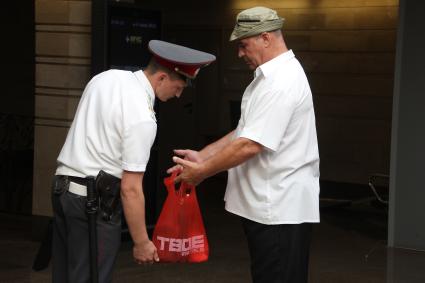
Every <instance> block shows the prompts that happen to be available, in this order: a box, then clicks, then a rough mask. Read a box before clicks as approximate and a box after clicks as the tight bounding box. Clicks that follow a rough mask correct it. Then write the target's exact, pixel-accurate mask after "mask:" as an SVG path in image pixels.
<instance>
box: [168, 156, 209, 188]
mask: <svg viewBox="0 0 425 283" xmlns="http://www.w3.org/2000/svg"><path fill="white" fill-rule="evenodd" d="M173 161H174V162H175V163H177V165H176V166H181V168H183V169H182V171H181V173H180V174H179V175H178V176H177V177H176V179H175V182H176V183H179V182H185V183H186V184H189V185H194V186H196V185H198V184H199V183H201V182H202V181H203V180H204V179H205V178H206V177H208V176H206V175H205V173H204V171H203V164H202V163H196V162H193V161H189V160H184V159H181V158H180V157H177V156H174V157H173ZM174 167H175V166H174Z"/></svg>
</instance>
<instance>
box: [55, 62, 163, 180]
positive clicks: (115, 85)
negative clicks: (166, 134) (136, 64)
mask: <svg viewBox="0 0 425 283" xmlns="http://www.w3.org/2000/svg"><path fill="white" fill-rule="evenodd" d="M154 98H155V96H154V91H153V89H152V86H151V84H150V82H149V80H148V79H147V78H146V76H145V75H144V73H143V71H137V72H134V73H133V72H129V71H121V70H109V71H106V72H103V73H101V74H99V75H97V76H95V77H94V78H93V79H92V80H91V81H90V82H89V83H88V84H87V86H86V88H85V90H84V92H83V95H82V97H81V100H80V103H79V105H78V108H77V112H76V114H75V117H74V120H73V123H72V125H71V128H70V130H69V132H68V135H67V137H66V141H65V144H64V145H63V147H62V150H61V152H60V154H59V157H58V159H57V161H58V168H57V170H56V175H70V176H77V177H85V176H96V175H97V173H98V172H99V171H100V170H104V171H105V172H108V173H110V174H112V175H114V176H116V177H119V178H121V176H122V172H123V170H126V171H133V172H144V171H145V169H146V165H147V163H148V160H149V155H150V148H151V147H152V145H153V142H154V140H155V136H156V129H157V125H156V119H155V113H154V112H153V102H154Z"/></svg>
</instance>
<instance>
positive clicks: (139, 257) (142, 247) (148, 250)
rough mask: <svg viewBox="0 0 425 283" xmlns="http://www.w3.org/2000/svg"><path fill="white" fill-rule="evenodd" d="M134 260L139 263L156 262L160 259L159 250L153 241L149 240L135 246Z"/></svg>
mask: <svg viewBox="0 0 425 283" xmlns="http://www.w3.org/2000/svg"><path fill="white" fill-rule="evenodd" d="M133 257H134V261H135V262H136V263H138V264H142V263H154V262H158V261H159V257H158V252H157V250H156V247H155V245H154V244H153V243H152V241H149V240H147V241H146V242H143V243H141V244H135V245H134V247H133Z"/></svg>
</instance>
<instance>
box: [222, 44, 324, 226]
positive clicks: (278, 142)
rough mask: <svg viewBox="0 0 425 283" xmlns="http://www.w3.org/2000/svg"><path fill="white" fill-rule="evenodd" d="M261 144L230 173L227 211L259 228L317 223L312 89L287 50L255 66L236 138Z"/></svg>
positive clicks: (314, 126)
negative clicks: (257, 224)
mask: <svg viewBox="0 0 425 283" xmlns="http://www.w3.org/2000/svg"><path fill="white" fill-rule="evenodd" d="M238 137H244V138H248V139H250V140H253V141H255V142H258V143H260V144H261V145H263V146H264V149H263V151H262V152H261V153H259V154H257V155H256V156H254V157H253V158H251V159H249V160H248V161H246V162H245V163H243V164H241V165H239V166H237V167H235V168H232V169H230V170H229V176H228V183H227V188H226V194H225V201H226V206H225V207H226V210H228V211H229V212H232V213H234V214H237V215H240V216H242V217H244V218H247V219H250V220H253V221H255V222H259V223H263V224H298V223H302V222H319V219H320V217H319V153H318V146H317V135H316V125H315V117H314V109H313V101H312V95H311V90H310V87H309V84H308V81H307V78H306V76H305V73H304V71H303V69H302V67H301V65H300V63H299V62H298V60H297V59H296V58H295V55H294V54H293V52H292V51H291V50H290V51H288V52H285V53H283V54H281V55H280V56H278V57H275V58H274V59H272V60H270V61H268V62H266V63H264V64H263V65H261V66H259V67H258V68H257V69H256V71H255V77H254V80H253V81H252V82H251V84H250V85H249V86H248V87H247V88H246V90H245V92H244V95H243V97H242V103H241V117H240V120H239V124H238V126H237V128H236V131H235V137H234V138H238Z"/></svg>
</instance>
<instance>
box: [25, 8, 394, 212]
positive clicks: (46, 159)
mask: <svg viewBox="0 0 425 283" xmlns="http://www.w3.org/2000/svg"><path fill="white" fill-rule="evenodd" d="M136 2H137V3H139V4H142V5H144V7H146V9H154V10H160V11H162V15H163V38H164V39H165V40H169V41H174V42H177V43H181V44H186V45H188V46H191V47H193V48H199V49H202V50H205V51H209V52H213V53H214V54H216V55H217V57H218V60H217V62H215V63H214V64H213V65H211V66H209V67H208V68H206V69H205V70H202V71H201V74H200V76H199V79H198V80H199V81H198V82H197V87H196V88H195V89H191V90H187V91H186V94H185V95H184V96H183V98H182V99H180V100H179V101H172V102H169V103H167V104H164V105H163V107H162V108H161V113H159V115H160V116H161V117H160V118H161V122H162V123H163V126H162V127H163V130H165V131H163V134H162V136H160V138H161V143H160V145H161V147H160V148H159V155H160V156H159V160H160V163H161V164H165V165H162V166H163V168H165V167H166V164H167V162H168V163H169V162H170V154H171V149H173V148H175V147H199V146H202V145H203V144H204V142H205V141H206V140H207V139H210V138H213V137H218V136H220V135H222V134H223V133H225V132H227V131H229V130H230V111H229V109H230V108H229V103H230V101H239V100H240V99H241V96H242V92H243V89H244V87H245V86H246V85H247V84H248V82H249V81H250V79H251V72H249V71H248V70H247V69H246V67H245V66H244V64H243V63H242V62H240V61H239V60H238V59H237V58H236V50H235V46H234V45H233V44H229V42H228V37H229V35H230V32H231V30H232V27H233V24H234V17H235V15H236V14H237V13H238V12H240V11H241V10H242V9H245V8H249V7H252V6H255V5H263V6H268V7H270V8H274V9H276V10H277V11H278V12H279V14H280V15H281V16H283V17H284V18H286V22H285V24H284V28H283V31H284V36H285V39H286V42H287V45H288V46H289V48H292V49H293V50H294V52H295V54H296V56H297V57H298V59H299V60H300V62H301V64H302V65H303V66H304V68H305V70H306V72H307V75H308V78H309V80H310V84H311V87H312V91H313V94H314V101H315V106H316V115H317V128H318V135H319V147H320V154H321V176H322V179H324V180H331V181H339V182H353V183H363V184H365V183H366V182H367V177H368V175H369V174H371V173H374V172H383V173H388V168H389V149H390V131H391V128H390V127H391V103H392V93H393V73H394V56H395V39H396V27H397V17H398V0H367V1H366V0H321V1H318V0H281V1H272V0H269V1H266V0H263V1H254V0H237V1H231V0H215V1H213V0H211V1H199V0H197V1H195V0H184V1H171V0H143V1H141V0H140V1H136ZM90 6H91V2H90V1H57V0H44V1H41V0H36V127H35V129H36V140H35V161H34V197H33V213H34V214H38V215H49V214H50V213H51V212H50V211H51V208H50V196H49V190H50V179H51V175H52V174H53V172H54V167H55V158H56V156H57V154H58V152H59V150H60V147H61V146H62V143H63V140H64V137H65V135H66V132H67V128H68V127H69V125H70V122H71V120H72V117H73V114H74V111H75V107H76V105H77V103H78V99H79V96H80V95H81V92H82V90H83V87H84V85H85V83H86V82H87V81H88V79H89V73H90V25H91V22H90V8H91V7H90ZM183 125H185V126H183ZM179 136H180V137H179ZM182 136H184V138H182ZM163 168H162V169H163ZM162 169H161V170H162Z"/></svg>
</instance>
